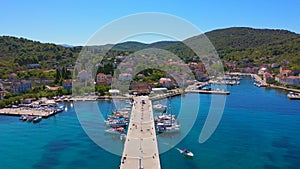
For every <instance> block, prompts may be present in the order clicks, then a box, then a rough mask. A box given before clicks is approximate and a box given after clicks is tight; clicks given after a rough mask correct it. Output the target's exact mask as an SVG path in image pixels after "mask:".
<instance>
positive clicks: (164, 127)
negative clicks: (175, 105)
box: [155, 102, 180, 133]
mask: <svg viewBox="0 0 300 169" xmlns="http://www.w3.org/2000/svg"><path fill="white" fill-rule="evenodd" d="M169 104H170V105H171V103H170V102H169ZM166 110H167V108H166ZM168 110H169V112H170V113H169V114H168V113H167V111H166V112H164V113H161V115H157V116H155V124H156V130H157V132H158V133H177V132H179V131H180V125H179V124H178V121H177V120H176V116H175V115H173V114H172V110H171V107H169V109H168Z"/></svg>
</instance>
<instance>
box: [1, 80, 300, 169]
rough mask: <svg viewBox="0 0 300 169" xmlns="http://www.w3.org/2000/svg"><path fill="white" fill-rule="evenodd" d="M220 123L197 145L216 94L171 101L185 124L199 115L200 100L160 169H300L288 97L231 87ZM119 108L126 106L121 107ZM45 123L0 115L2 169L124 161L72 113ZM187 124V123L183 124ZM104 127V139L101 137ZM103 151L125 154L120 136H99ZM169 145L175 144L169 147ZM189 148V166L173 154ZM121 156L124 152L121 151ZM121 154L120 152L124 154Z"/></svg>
mask: <svg viewBox="0 0 300 169" xmlns="http://www.w3.org/2000/svg"><path fill="white" fill-rule="evenodd" d="M228 90H229V91H231V94H230V95H229V96H227V98H226V99H227V100H226V106H225V110H224V114H223V117H222V120H221V122H220V124H219V126H218V128H217V129H216V131H215V133H214V134H213V135H212V136H211V138H210V139H209V140H207V141H206V142H205V143H203V144H200V143H199V142H198V138H199V134H200V132H201V129H202V127H203V124H204V122H205V119H206V117H207V113H208V111H209V107H210V101H211V97H212V96H211V95H198V94H187V95H185V96H183V97H174V98H173V99H172V100H171V103H172V106H171V107H172V112H173V113H174V114H176V113H178V112H179V109H180V107H184V106H183V105H181V103H182V104H188V106H187V107H190V109H189V108H186V109H185V110H184V113H186V114H185V115H184V119H182V120H183V121H184V120H186V121H187V120H190V119H189V117H191V116H193V115H192V114H194V113H193V112H192V111H194V109H193V108H192V107H193V105H194V104H197V103H194V102H195V100H196V101H197V99H199V98H200V109H199V112H198V116H197V120H196V122H195V124H194V125H193V127H192V129H191V131H190V132H189V134H188V135H187V136H186V137H185V138H184V139H183V140H181V141H180V142H179V144H176V142H172V140H176V138H180V137H182V135H183V134H177V135H172V136H169V137H168V136H164V137H159V145H160V146H161V147H163V146H169V145H174V144H175V147H174V148H171V149H170V150H169V151H167V152H165V153H163V154H161V156H160V158H161V165H162V168H163V169H174V168H176V169H182V168H191V169H196V168H199V169H200V168H201V169H259V168H261V169H280V168H282V169H298V168H299V166H300V101H292V100H288V99H287V97H286V93H284V92H282V91H276V90H273V89H270V90H266V89H263V88H257V87H254V86H253V85H252V81H251V80H250V79H245V80H242V81H241V84H240V85H239V86H229V87H228ZM78 104H80V108H81V109H80V111H84V112H90V111H95V110H94V108H95V105H97V108H98V107H99V108H100V110H101V112H102V113H103V115H104V116H106V114H107V113H110V112H111V111H112V110H111V109H112V107H113V106H112V104H111V102H81V103H78ZM117 106H120V107H122V106H125V104H124V103H120V104H118V105H117ZM67 107H68V111H65V112H63V113H60V114H57V115H56V116H53V117H50V118H48V119H43V120H42V121H41V122H40V123H38V124H33V123H27V122H21V121H19V120H18V117H10V116H0V130H1V132H0V160H1V161H0V162H1V163H0V165H1V167H0V168H3V169H76V168H80V169H113V168H118V167H119V163H120V156H118V155H114V154H111V153H109V152H107V151H106V150H105V149H103V148H101V147H99V146H98V145H97V144H95V143H94V142H93V141H91V139H90V138H89V137H88V136H87V134H86V133H85V132H84V130H83V129H82V127H81V126H80V123H79V121H78V119H77V116H76V113H75V111H74V108H71V107H70V105H67ZM181 124H184V123H181ZM103 129H104V127H100V128H99V130H98V129H96V130H95V131H99V133H103ZM101 137H103V142H104V143H103V144H105V145H108V146H111V145H113V146H116V147H122V142H121V141H120V140H119V139H118V138H115V137H111V136H108V135H104V134H103V135H101ZM170 140H171V141H170ZM176 147H177V148H188V149H189V150H191V151H192V152H193V153H194V154H195V157H194V158H193V159H184V158H182V156H181V155H180V154H179V152H178V151H177V150H176ZM120 149H121V148H120ZM121 151H122V150H121Z"/></svg>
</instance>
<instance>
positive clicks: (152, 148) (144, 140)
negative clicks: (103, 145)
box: [120, 96, 161, 169]
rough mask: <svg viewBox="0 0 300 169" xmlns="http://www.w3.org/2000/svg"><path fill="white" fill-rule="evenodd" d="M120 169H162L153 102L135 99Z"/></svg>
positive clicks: (142, 98) (145, 99)
mask: <svg viewBox="0 0 300 169" xmlns="http://www.w3.org/2000/svg"><path fill="white" fill-rule="evenodd" d="M133 99H134V104H133V107H132V112H131V116H130V123H129V127H128V132H127V137H126V141H125V145H124V150H123V154H122V158H121V164H120V169H160V168H161V166H160V158H159V152H158V146H157V138H156V133H155V127H154V118H153V112H152V102H151V100H150V99H149V97H148V96H139V97H134V98H133Z"/></svg>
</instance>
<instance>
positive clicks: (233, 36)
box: [193, 28, 300, 69]
mask: <svg viewBox="0 0 300 169" xmlns="http://www.w3.org/2000/svg"><path fill="white" fill-rule="evenodd" d="M206 36H207V37H208V38H209V39H210V41H211V42H212V44H213V45H214V47H215V48H216V49H217V51H218V53H219V55H220V56H221V58H223V59H224V60H231V61H234V60H238V61H240V60H242V59H243V58H247V59H249V60H250V61H251V60H253V61H254V62H259V63H273V62H277V63H279V64H280V62H282V61H288V62H290V65H291V66H294V67H298V69H300V35H299V34H296V33H293V32H290V31H287V30H271V29H253V28H228V29H220V30H214V31H211V32H207V33H206ZM193 38H194V40H196V39H197V37H193Z"/></svg>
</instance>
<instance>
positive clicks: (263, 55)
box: [0, 27, 300, 74]
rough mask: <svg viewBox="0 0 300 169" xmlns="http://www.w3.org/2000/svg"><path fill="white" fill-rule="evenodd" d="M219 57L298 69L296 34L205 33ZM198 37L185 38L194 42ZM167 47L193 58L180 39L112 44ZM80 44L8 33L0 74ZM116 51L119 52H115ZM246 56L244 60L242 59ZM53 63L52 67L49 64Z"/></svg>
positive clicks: (60, 62)
mask: <svg viewBox="0 0 300 169" xmlns="http://www.w3.org/2000/svg"><path fill="white" fill-rule="evenodd" d="M205 35H206V36H207V37H208V38H209V39H210V41H211V42H212V44H213V45H214V47H215V48H216V49H217V51H218V53H219V55H220V57H221V58H222V59H224V60H227V61H232V62H234V61H236V62H241V61H242V60H243V61H245V60H246V61H247V62H249V64H250V65H251V63H260V64H261V63H278V64H281V63H282V62H285V63H288V66H290V67H292V68H294V69H300V35H299V34H296V33H293V32H290V31H286V30H270V29H253V28H243V27H239V28H238V27H235V28H227V29H219V30H214V31H211V32H207V33H205ZM199 38H201V35H200V36H195V37H191V38H189V39H187V40H185V42H186V41H189V42H193V41H194V42H196V41H197V40H199ZM149 47H151V48H161V49H165V50H168V51H170V52H172V53H174V54H176V55H178V56H179V57H181V58H182V59H183V60H185V61H186V62H189V61H194V59H195V58H194V56H195V54H194V53H193V51H191V50H190V49H189V48H188V47H187V46H185V45H184V44H183V43H182V42H174V41H162V42H155V43H152V44H143V43H139V42H125V43H120V44H116V45H115V46H114V47H113V49H112V50H117V51H129V53H131V52H135V51H138V50H141V49H144V48H149ZM80 50H81V47H63V46H61V45H55V44H48V43H40V42H37V41H32V40H27V39H24V38H16V37H9V36H0V73H1V74H3V73H10V72H12V71H19V70H24V69H27V65H28V64H35V63H38V64H40V65H41V67H42V69H44V70H45V69H50V68H54V67H57V66H65V65H67V64H68V63H72V62H73V63H74V62H75V61H76V57H77V55H78V53H79V52H80ZM117 53H120V52H117ZM245 58H246V59H245ZM53 65H55V66H53Z"/></svg>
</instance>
